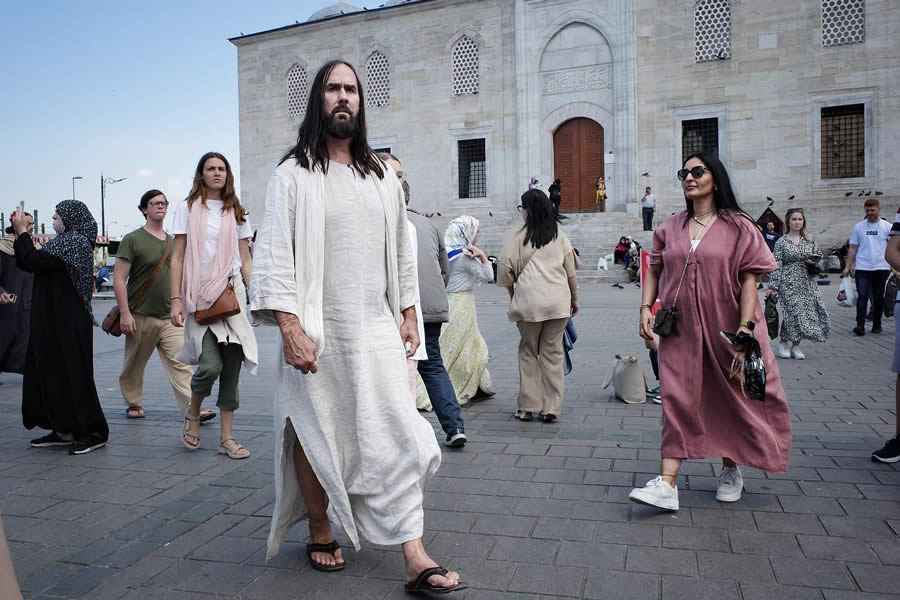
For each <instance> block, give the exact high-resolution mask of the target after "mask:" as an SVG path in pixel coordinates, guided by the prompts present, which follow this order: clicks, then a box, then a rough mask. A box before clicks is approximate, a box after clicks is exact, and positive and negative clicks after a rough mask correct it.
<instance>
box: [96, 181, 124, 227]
mask: <svg viewBox="0 0 900 600" xmlns="http://www.w3.org/2000/svg"><path fill="white" fill-rule="evenodd" d="M126 179H128V178H127V177H123V178H122V179H113V178H112V177H107V178H106V179H104V178H103V173H100V235H102V236H103V237H106V186H107V185H112V184H114V183H119V182H120V181H125V180H126Z"/></svg>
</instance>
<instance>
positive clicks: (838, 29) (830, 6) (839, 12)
mask: <svg viewBox="0 0 900 600" xmlns="http://www.w3.org/2000/svg"><path fill="white" fill-rule="evenodd" d="M864 41H866V2H865V0H822V45H823V46H839V45H841V44H856V43H859V42H864Z"/></svg>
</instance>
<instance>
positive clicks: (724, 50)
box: [694, 0, 731, 62]
mask: <svg viewBox="0 0 900 600" xmlns="http://www.w3.org/2000/svg"><path fill="white" fill-rule="evenodd" d="M694 52H695V59H696V62H705V61H708V60H725V59H727V58H731V0H697V3H696V4H695V5H694Z"/></svg>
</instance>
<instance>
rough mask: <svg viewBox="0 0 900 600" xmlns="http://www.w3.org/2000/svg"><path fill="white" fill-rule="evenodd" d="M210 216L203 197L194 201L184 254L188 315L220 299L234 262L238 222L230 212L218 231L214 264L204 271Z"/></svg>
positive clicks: (226, 213) (223, 217)
mask: <svg viewBox="0 0 900 600" xmlns="http://www.w3.org/2000/svg"><path fill="white" fill-rule="evenodd" d="M208 215H209V208H208V207H207V206H205V205H204V204H203V202H202V201H201V200H200V198H197V199H196V200H194V203H193V206H191V219H190V226H189V229H188V236H187V248H186V249H185V255H184V275H183V276H182V281H181V293H182V295H183V296H184V306H185V308H186V310H187V313H188V314H194V313H195V312H197V311H198V310H205V309H207V308H209V307H210V306H212V305H213V303H215V301H216V300H218V299H219V296H221V295H222V292H223V291H225V285H226V284H227V283H228V278H229V277H230V276H231V264H232V262H234V247H235V240H236V239H237V221H235V219H234V212H233V211H231V210H228V211H226V212H224V213H223V214H222V226H221V228H220V229H219V240H218V244H217V246H216V253H215V255H214V256H213V257H212V262H211V263H210V264H208V265H206V268H205V269H204V268H202V267H203V249H204V247H205V245H206V219H207V216H208Z"/></svg>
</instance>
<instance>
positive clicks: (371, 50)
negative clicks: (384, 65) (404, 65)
mask: <svg viewBox="0 0 900 600" xmlns="http://www.w3.org/2000/svg"><path fill="white" fill-rule="evenodd" d="M376 52H381V53H382V54H384V55H385V56H387V57H388V59H390V58H391V47H390V46H385V45H384V44H372V45H371V46H369V47H368V48H366V49H365V50H364V51H363V53H362V60H361V61H360V63H359V64H360V65H361V66H363V67H364V66H365V64H366V61H368V60H369V59H370V58H372V55H373V54H375V53H376Z"/></svg>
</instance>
